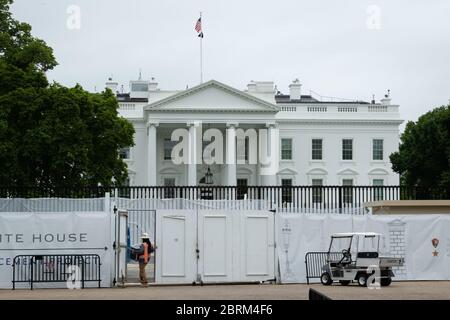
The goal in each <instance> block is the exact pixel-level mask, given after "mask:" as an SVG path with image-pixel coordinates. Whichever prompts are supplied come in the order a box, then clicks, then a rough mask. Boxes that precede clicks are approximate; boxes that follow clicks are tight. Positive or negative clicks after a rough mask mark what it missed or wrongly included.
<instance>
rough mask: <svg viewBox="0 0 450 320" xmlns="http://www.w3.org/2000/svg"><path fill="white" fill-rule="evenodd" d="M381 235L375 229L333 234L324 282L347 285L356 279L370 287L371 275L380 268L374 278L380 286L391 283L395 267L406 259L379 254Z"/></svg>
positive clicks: (324, 268) (324, 283)
mask: <svg viewBox="0 0 450 320" xmlns="http://www.w3.org/2000/svg"><path fill="white" fill-rule="evenodd" d="M381 237H382V235H381V234H379V233H374V232H351V233H336V234H333V235H332V236H331V242H330V247H329V249H328V252H327V258H326V264H325V265H324V266H323V267H322V275H321V277H320V281H321V282H322V284H323V285H331V284H332V283H333V281H339V283H340V284H342V285H344V286H346V285H348V284H349V283H351V282H353V281H356V282H358V284H359V285H360V286H367V282H368V281H367V280H368V277H369V276H371V275H372V273H373V272H374V271H373V270H375V269H377V270H379V273H378V272H377V274H376V275H375V277H377V280H378V282H379V283H380V285H381V286H388V285H390V284H391V281H392V277H393V276H394V273H393V272H392V267H395V266H402V265H403V263H404V259H403V258H390V257H380V255H379V247H380V238H381ZM378 277H379V279H378ZM372 279H373V280H375V278H372Z"/></svg>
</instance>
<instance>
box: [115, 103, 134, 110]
mask: <svg viewBox="0 0 450 320" xmlns="http://www.w3.org/2000/svg"><path fill="white" fill-rule="evenodd" d="M119 108H120V109H121V110H135V109H136V105H135V104H134V103H119Z"/></svg>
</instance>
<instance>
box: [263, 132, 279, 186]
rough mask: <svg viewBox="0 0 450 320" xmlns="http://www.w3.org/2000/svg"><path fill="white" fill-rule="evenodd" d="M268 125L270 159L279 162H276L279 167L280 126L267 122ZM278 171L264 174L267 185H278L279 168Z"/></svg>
mask: <svg viewBox="0 0 450 320" xmlns="http://www.w3.org/2000/svg"><path fill="white" fill-rule="evenodd" d="M266 127H267V128H268V131H269V132H268V134H267V136H268V137H267V150H268V153H269V154H270V159H271V160H273V161H275V162H277V163H276V164H274V166H275V167H276V168H278V165H279V163H278V162H279V159H280V157H279V153H280V150H279V149H280V141H279V140H280V135H279V131H278V126H277V124H276V123H267V124H266ZM275 171H276V172H273V174H270V175H264V179H263V180H264V185H266V186H276V185H277V175H276V173H277V172H278V169H276V170H275Z"/></svg>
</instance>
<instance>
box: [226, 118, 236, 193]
mask: <svg viewBox="0 0 450 320" xmlns="http://www.w3.org/2000/svg"><path fill="white" fill-rule="evenodd" d="M237 126H238V123H227V148H226V154H227V156H226V157H227V162H226V165H227V185H229V186H235V185H236V184H237V182H236V127H237Z"/></svg>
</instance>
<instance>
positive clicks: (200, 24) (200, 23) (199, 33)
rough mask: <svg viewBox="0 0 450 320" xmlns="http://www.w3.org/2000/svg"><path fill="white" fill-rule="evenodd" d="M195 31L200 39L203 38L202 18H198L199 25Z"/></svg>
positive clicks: (196, 25)
mask: <svg viewBox="0 0 450 320" xmlns="http://www.w3.org/2000/svg"><path fill="white" fill-rule="evenodd" d="M195 31H197V33H198V36H199V37H200V38H203V31H202V17H200V18H198V20H197V23H196V24H195Z"/></svg>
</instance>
